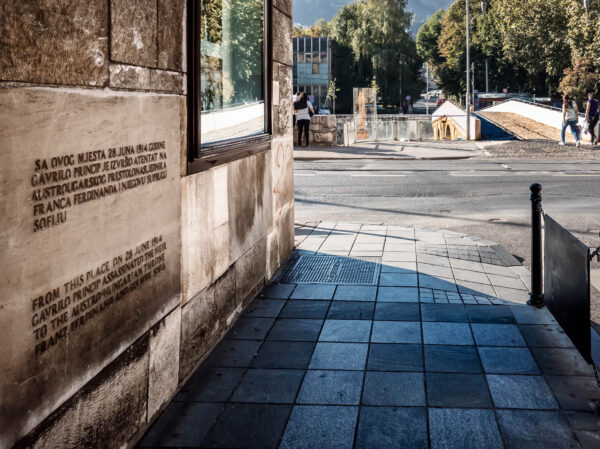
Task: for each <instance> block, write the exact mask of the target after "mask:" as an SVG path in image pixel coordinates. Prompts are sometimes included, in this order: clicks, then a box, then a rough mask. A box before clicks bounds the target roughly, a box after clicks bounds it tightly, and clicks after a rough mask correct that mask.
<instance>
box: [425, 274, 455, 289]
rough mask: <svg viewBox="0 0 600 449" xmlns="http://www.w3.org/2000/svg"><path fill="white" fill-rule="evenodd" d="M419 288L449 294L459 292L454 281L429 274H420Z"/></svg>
mask: <svg viewBox="0 0 600 449" xmlns="http://www.w3.org/2000/svg"><path fill="white" fill-rule="evenodd" d="M419 287H421V288H431V289H434V290H445V291H448V292H457V291H458V289H457V287H456V284H455V283H454V279H450V278H442V277H435V276H429V275H427V274H419Z"/></svg>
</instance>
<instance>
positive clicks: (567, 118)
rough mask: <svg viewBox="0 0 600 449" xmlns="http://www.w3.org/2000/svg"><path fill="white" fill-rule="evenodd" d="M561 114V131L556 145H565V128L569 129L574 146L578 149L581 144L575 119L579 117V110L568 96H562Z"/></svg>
mask: <svg viewBox="0 0 600 449" xmlns="http://www.w3.org/2000/svg"><path fill="white" fill-rule="evenodd" d="M562 113H563V121H562V131H561V133H560V142H559V143H558V144H559V145H564V144H565V133H566V131H567V127H569V128H570V130H571V134H573V137H575V142H576V146H577V147H579V146H580V145H581V142H580V141H579V134H578V133H577V118H578V117H579V109H578V107H577V103H575V102H574V101H571V99H570V98H569V96H568V95H563V104H562Z"/></svg>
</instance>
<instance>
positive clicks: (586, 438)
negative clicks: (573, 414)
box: [575, 430, 600, 449]
mask: <svg viewBox="0 0 600 449" xmlns="http://www.w3.org/2000/svg"><path fill="white" fill-rule="evenodd" d="M575 434H576V435H577V438H578V439H579V443H580V444H581V447H582V448H583V449H598V448H599V447H600V432H589V431H585V430H578V431H576V432H575Z"/></svg>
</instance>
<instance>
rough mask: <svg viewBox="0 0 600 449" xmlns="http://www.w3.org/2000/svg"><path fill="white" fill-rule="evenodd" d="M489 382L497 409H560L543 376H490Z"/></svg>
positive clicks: (488, 377)
mask: <svg viewBox="0 0 600 449" xmlns="http://www.w3.org/2000/svg"><path fill="white" fill-rule="evenodd" d="M487 381H488V385H489V386H490V392H491V393H492V398H493V399H494V404H495V406H496V407H497V408H521V409H523V408H525V409H556V408H558V404H557V403H556V401H555V400H554V397H553V396H552V392H551V391H550V388H548V385H547V384H546V382H545V381H544V378H543V377H542V376H514V375H510V376H509V375H496V374H488V375H487Z"/></svg>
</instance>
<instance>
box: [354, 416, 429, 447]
mask: <svg viewBox="0 0 600 449" xmlns="http://www.w3.org/2000/svg"><path fill="white" fill-rule="evenodd" d="M426 413H427V412H426V410H425V409H424V408H401V407H362V408H361V412H360V421H359V423H358V433H357V436H356V446H355V447H356V448H357V449H372V448H381V449H383V448H403V449H427V415H426Z"/></svg>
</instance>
